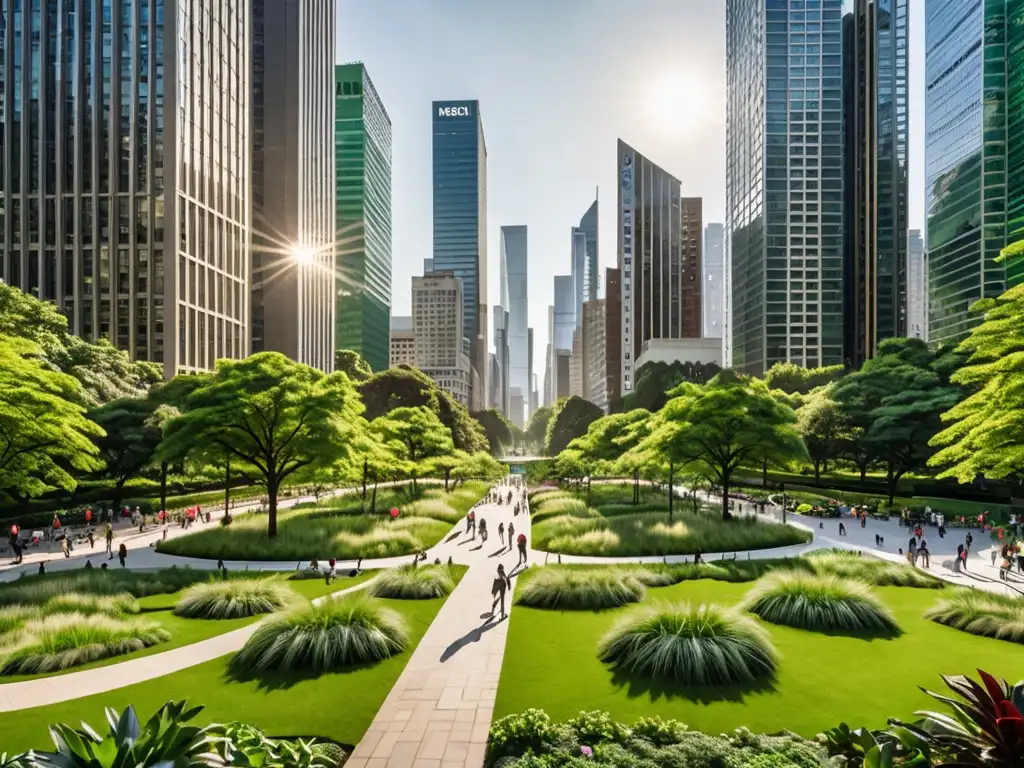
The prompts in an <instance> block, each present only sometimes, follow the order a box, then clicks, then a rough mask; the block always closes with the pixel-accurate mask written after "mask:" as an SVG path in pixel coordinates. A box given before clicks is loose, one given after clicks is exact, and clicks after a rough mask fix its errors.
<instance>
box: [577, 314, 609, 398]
mask: <svg viewBox="0 0 1024 768" xmlns="http://www.w3.org/2000/svg"><path fill="white" fill-rule="evenodd" d="M606 305H607V299H594V300H593V301H588V302H587V303H586V304H584V305H583V329H582V344H583V362H582V368H583V397H584V399H586V400H589V401H590V402H592V403H593V404H594V405H596V406H597V407H598V408H601V409H603V410H605V411H607V410H608V376H607V370H606V368H605V365H606V357H607V336H606V335H605V334H606V330H607V318H606V315H605V307H606Z"/></svg>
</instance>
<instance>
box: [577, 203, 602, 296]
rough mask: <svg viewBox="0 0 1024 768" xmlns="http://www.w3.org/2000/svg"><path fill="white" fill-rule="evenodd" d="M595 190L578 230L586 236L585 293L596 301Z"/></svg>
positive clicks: (597, 268)
mask: <svg viewBox="0 0 1024 768" xmlns="http://www.w3.org/2000/svg"><path fill="white" fill-rule="evenodd" d="M597 213H598V205H597V190H594V202H593V203H591V204H590V207H589V208H587V212H586V213H584V214H583V216H582V218H580V225H579V227H578V229H579V230H580V231H581V232H583V234H585V235H586V236H587V274H586V292H587V296H588V297H589V299H588V300H590V299H596V298H597V294H598V292H599V290H600V281H599V279H598V270H599V268H600V264H599V255H598V248H597V244H598V238H597V224H598V221H597Z"/></svg>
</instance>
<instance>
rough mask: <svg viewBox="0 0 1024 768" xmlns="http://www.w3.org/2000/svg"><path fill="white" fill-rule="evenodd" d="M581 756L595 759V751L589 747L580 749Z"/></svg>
mask: <svg viewBox="0 0 1024 768" xmlns="http://www.w3.org/2000/svg"><path fill="white" fill-rule="evenodd" d="M580 754H581V755H583V756H584V757H593V756H594V750H592V749H591V748H590V747H588V746H582V747H580Z"/></svg>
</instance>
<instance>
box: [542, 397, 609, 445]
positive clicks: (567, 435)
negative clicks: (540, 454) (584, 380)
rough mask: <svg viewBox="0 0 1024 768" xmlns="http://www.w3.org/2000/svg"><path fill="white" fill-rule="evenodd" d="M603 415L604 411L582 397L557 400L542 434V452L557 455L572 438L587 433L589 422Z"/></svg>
mask: <svg viewBox="0 0 1024 768" xmlns="http://www.w3.org/2000/svg"><path fill="white" fill-rule="evenodd" d="M602 416H604V411H602V410H601V409H600V408H598V407H597V406H596V405H594V404H593V403H591V402H588V401H586V400H584V399H583V398H582V397H577V396H575V395H573V396H572V397H569V398H566V399H563V400H559V401H558V402H557V403H555V407H554V409H553V411H552V414H551V420H550V421H549V422H548V427H547V431H546V432H545V435H544V453H545V455H547V456H557V455H558V454H559V453H561V452H562V451H564V450H565V449H566V448H567V447H568V446H569V443H571V442H572V441H573V440H575V439H576V438H577V437H582V436H583V435H585V434H586V433H587V429H588V428H589V427H590V425H591V423H592V422H594V421H597V420H598V419H600V418H601V417H602Z"/></svg>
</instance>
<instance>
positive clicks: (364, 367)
mask: <svg viewBox="0 0 1024 768" xmlns="http://www.w3.org/2000/svg"><path fill="white" fill-rule="evenodd" d="M334 370H335V371H336V372H341V373H344V374H345V375H346V376H348V377H349V378H350V379H352V381H354V382H357V383H358V382H361V381H366V380H367V379H369V378H370V377H371V376H373V369H372V368H370V364H369V363H368V362H366V361H365V360H363V358H362V357H360V355H359V353H358V352H354V351H352V350H351V349H337V350H335V351H334Z"/></svg>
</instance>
